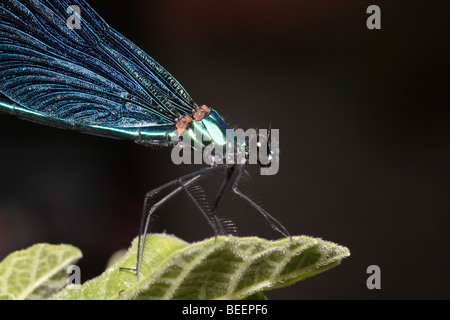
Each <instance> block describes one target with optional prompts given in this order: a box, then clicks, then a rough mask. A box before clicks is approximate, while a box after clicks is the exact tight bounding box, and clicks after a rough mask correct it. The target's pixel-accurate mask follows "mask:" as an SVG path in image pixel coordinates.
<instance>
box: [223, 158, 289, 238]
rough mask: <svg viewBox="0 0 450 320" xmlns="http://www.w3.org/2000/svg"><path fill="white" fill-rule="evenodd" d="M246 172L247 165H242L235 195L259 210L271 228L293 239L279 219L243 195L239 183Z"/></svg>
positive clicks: (233, 187)
mask: <svg viewBox="0 0 450 320" xmlns="http://www.w3.org/2000/svg"><path fill="white" fill-rule="evenodd" d="M244 171H245V164H241V165H240V168H239V171H238V174H237V175H236V178H235V179H234V182H233V186H232V190H233V192H234V193H235V194H237V195H238V196H239V197H241V198H242V199H244V200H245V201H247V202H248V203H249V204H250V205H251V206H252V207H253V208H255V209H256V210H258V212H259V213H261V214H262V215H263V217H264V218H266V220H267V221H268V222H269V224H270V226H271V227H272V228H273V229H274V230H276V231H278V232H280V233H281V234H282V235H283V236H285V237H291V235H290V234H289V232H288V231H287V230H286V228H285V227H284V226H283V225H282V224H281V222H279V221H278V220H277V219H275V218H274V217H272V216H271V215H270V214H269V213H268V212H267V211H266V210H264V209H263V208H261V207H260V206H259V205H257V204H256V203H255V202H254V201H252V200H251V199H250V198H249V197H248V196H246V195H245V194H243V193H242V192H241V191H240V190H239V189H238V186H239V181H240V180H241V177H242V174H243V173H244Z"/></svg>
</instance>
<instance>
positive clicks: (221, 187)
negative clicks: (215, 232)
mask: <svg viewBox="0 0 450 320" xmlns="http://www.w3.org/2000/svg"><path fill="white" fill-rule="evenodd" d="M234 168H235V164H233V166H231V167H230V168H228V169H227V175H226V177H225V179H224V180H223V182H222V185H221V186H220V188H219V191H218V192H217V196H216V199H215V201H214V204H213V207H212V209H211V213H212V215H213V217H214V221H215V223H216V225H218V226H220V227H222V229H221V231H222V233H223V234H224V235H227V234H228V233H227V231H226V230H225V229H224V228H223V226H222V223H221V222H220V220H219V218H218V217H217V215H216V211H217V206H218V205H219V201H220V198H221V197H222V194H223V191H224V190H225V187H226V186H227V185H228V183H229V182H230V178H231V176H232V175H233V172H234Z"/></svg>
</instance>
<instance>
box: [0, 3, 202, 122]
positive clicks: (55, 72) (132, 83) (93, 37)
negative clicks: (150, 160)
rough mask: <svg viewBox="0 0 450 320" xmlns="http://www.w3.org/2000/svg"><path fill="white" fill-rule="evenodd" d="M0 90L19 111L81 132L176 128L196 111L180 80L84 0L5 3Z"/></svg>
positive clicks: (0, 6)
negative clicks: (87, 128)
mask: <svg viewBox="0 0 450 320" xmlns="http://www.w3.org/2000/svg"><path fill="white" fill-rule="evenodd" d="M70 6H77V7H78V8H79V9H80V15H78V14H77V13H76V11H77V10H75V11H74V10H73V9H70V8H69V7H70ZM72 8H74V7H72ZM71 19H79V20H78V21H79V26H80V28H79V29H77V28H73V26H72V27H70V26H71V25H70V23H69V22H70V21H72V20H71ZM68 21H69V22H68ZM73 21H76V20H73ZM0 91H2V92H3V93H4V94H5V95H6V96H7V97H8V98H10V99H11V100H13V101H14V102H16V103H18V104H19V105H20V106H21V107H22V108H18V109H17V110H25V111H28V110H29V111H30V113H34V114H39V115H42V116H44V117H47V118H48V119H49V120H51V119H53V120H57V121H60V120H62V122H61V123H72V124H73V125H82V126H101V127H111V128H112V127H114V128H130V127H140V126H142V127H144V126H146V127H149V126H163V125H166V126H167V125H173V123H174V121H175V119H176V118H177V117H179V116H180V115H183V114H186V113H190V112H191V110H192V108H193V105H194V102H193V100H192V98H191V97H190V96H189V95H188V93H187V92H186V91H185V90H184V89H183V87H182V86H181V85H180V84H179V83H178V81H176V80H175V79H174V78H173V77H172V76H171V75H170V74H169V73H168V72H167V71H166V70H165V69H164V68H163V67H161V66H160V65H159V64H158V63H157V62H156V61H155V60H153V59H152V58H151V57H150V56H148V55H147V54H146V53H144V52H143V51H142V50H141V49H139V48H138V47H137V46H136V45H134V44H133V43H132V42H131V41H130V40H128V39H127V38H125V37H124V36H122V35H121V34H120V33H119V32H117V31H116V30H114V29H112V28H110V27H109V26H108V25H107V24H106V22H104V21H103V20H102V18H101V17H100V16H99V15H98V14H97V13H95V12H94V11H93V9H92V8H91V7H90V6H89V5H88V4H87V3H86V2H85V1H83V0H60V1H57V0H56V1H55V0H54V1H45V0H40V1H39V0H20V1H17V0H1V2H0Z"/></svg>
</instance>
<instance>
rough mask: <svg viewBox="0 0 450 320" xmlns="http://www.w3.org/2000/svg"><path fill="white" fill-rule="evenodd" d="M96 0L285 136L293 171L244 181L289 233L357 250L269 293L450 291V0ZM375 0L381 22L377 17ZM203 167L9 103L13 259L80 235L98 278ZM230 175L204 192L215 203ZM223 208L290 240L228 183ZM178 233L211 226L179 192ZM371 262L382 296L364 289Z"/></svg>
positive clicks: (227, 106)
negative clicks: (24, 114)
mask: <svg viewBox="0 0 450 320" xmlns="http://www.w3.org/2000/svg"><path fill="white" fill-rule="evenodd" d="M89 3H90V4H91V6H92V7H93V8H94V9H95V10H96V11H97V12H98V13H99V14H100V15H101V16H102V17H103V18H104V19H105V20H106V21H107V22H108V23H109V24H110V26H112V27H113V28H115V29H117V30H118V31H120V32H121V33H122V34H124V35H125V36H126V37H128V38H129V39H131V40H132V41H133V42H135V43H136V44H137V45H138V46H139V47H141V48H142V49H143V50H144V51H146V52H147V53H149V54H150V55H151V56H152V57H153V58H155V59H156V60H157V61H158V62H159V63H161V64H162V65H163V66H164V67H165V68H166V69H167V70H168V71H169V72H170V73H172V75H174V76H175V77H176V78H177V79H178V80H179V81H180V82H181V83H182V85H183V86H184V87H185V88H186V89H187V90H188V92H189V93H190V95H191V96H192V97H193V98H194V99H195V100H196V102H197V103H199V104H207V105H208V106H211V107H213V108H215V109H216V110H218V111H219V113H220V114H221V115H222V116H224V118H225V119H226V120H227V121H228V122H229V123H230V125H232V126H238V127H240V128H243V129H248V128H268V127H269V125H271V126H272V128H275V129H279V130H280V148H281V155H280V171H279V172H278V174H276V175H274V176H260V175H259V170H258V169H257V168H250V173H251V176H252V178H251V179H250V180H249V181H248V182H247V183H245V185H243V187H242V189H243V190H244V191H246V192H248V193H249V194H250V195H251V196H252V198H253V199H254V200H255V201H257V202H258V203H261V204H262V205H263V207H264V208H265V209H267V210H268V211H269V212H270V213H271V214H273V215H274V216H276V217H277V218H278V219H279V220H281V221H282V222H283V224H284V225H285V226H286V227H287V228H288V230H289V231H290V232H291V233H292V234H293V235H309V236H313V237H320V238H322V239H324V240H328V241H332V242H336V243H339V244H341V245H343V246H347V247H348V248H349V249H350V251H351V256H350V257H349V258H348V259H346V260H344V261H343V263H342V264H341V265H340V266H338V267H336V268H334V269H332V270H329V271H327V272H325V273H323V274H320V275H318V276H315V277H312V278H309V279H307V280H305V281H302V282H300V283H297V284H295V285H293V286H291V287H288V288H283V289H278V290H275V291H270V292H268V293H267V296H268V297H269V298H270V299H448V298H450V291H449V289H448V288H449V286H450V281H449V280H450V276H449V273H448V265H449V262H450V259H449V255H448V253H449V251H450V245H449V240H450V236H449V226H450V218H449V217H450V201H449V195H450V184H449V178H450V166H449V160H450V152H449V143H450V121H449V119H450V117H449V116H450V114H449V108H448V105H449V103H448V94H446V91H445V89H447V88H446V87H447V86H448V84H449V81H448V72H447V71H446V69H445V64H446V62H447V61H445V60H446V59H447V58H448V54H445V52H444V51H445V50H446V49H447V46H448V39H449V34H448V31H449V28H448V26H446V24H445V23H444V21H445V20H446V19H448V17H447V15H448V12H449V11H448V9H449V4H448V2H445V1H433V2H428V3H427V4H426V5H424V4H423V3H424V2H419V1H416V2H414V3H413V2H411V1H396V2H395V3H392V1H379V0H377V1H370V2H369V1H361V0H358V1H345V2H336V1H331V0H322V1H316V2H311V1H299V0H290V1H288V0H281V1H258V0H247V1H239V0H226V1H225V0H215V1H211V0H208V1H207V0H190V1H181V0H170V1H148V0H146V1H143V0H142V1H138V0H133V1H114V4H112V3H111V1H106V0H101V1H100V0H98V1H94V0H91V1H89ZM371 4H376V5H378V6H379V7H380V8H381V27H382V29H381V30H368V29H367V27H366V20H367V18H368V17H369V14H367V13H366V9H367V7H368V6H369V5H371ZM447 70H448V69H447ZM444 86H445V87H444ZM196 169H198V168H197V167H195V166H192V165H181V166H176V165H174V164H173V163H172V162H171V159H170V150H169V149H167V150H165V149H159V150H152V149H149V148H145V147H143V146H139V145H136V144H134V143H132V142H129V141H119V140H112V139H107V138H101V137H95V136H90V135H84V134H80V133H77V132H71V131H66V130H60V129H54V128H50V127H46V126H42V125H38V124H34V123H30V122H27V121H23V120H20V119H18V118H15V117H12V116H9V115H4V114H0V260H1V259H3V258H4V257H5V256H6V255H7V254H9V253H10V252H12V251H14V250H18V249H24V248H26V247H28V246H30V245H32V244H35V243H37V242H50V243H69V244H72V245H75V246H77V247H78V248H80V249H81V250H82V251H83V254H84V257H83V259H82V260H81V261H80V262H79V264H78V265H79V266H80V268H81V271H82V280H83V281H85V280H88V279H90V278H92V277H94V276H96V275H98V274H100V273H101V272H102V271H103V270H104V268H105V265H106V263H107V260H108V258H109V257H110V256H111V255H112V254H113V253H114V252H116V251H117V250H119V249H125V248H128V246H129V244H130V242H131V240H132V239H133V238H134V237H135V236H137V234H138V228H139V219H140V213H141V206H142V203H143V198H144V195H145V193H146V192H147V191H149V190H151V189H153V188H155V187H158V186H159V185H161V184H163V183H165V182H168V181H170V180H173V179H175V178H177V177H179V176H181V175H184V174H187V173H190V172H193V171H194V170H196ZM219 185H220V177H219V178H212V179H210V180H208V181H207V183H206V184H205V190H206V191H207V192H208V195H210V196H211V197H214V195H215V193H216V188H218V186H219ZM219 210H220V211H219V213H220V214H221V215H223V216H228V217H230V218H232V219H233V220H235V221H236V223H237V226H238V228H239V230H238V234H239V235H241V236H247V235H256V236H260V237H263V238H267V239H277V238H279V236H280V235H279V234H277V233H275V232H274V231H273V230H272V229H271V228H270V227H269V226H268V225H267V224H266V223H265V222H264V220H263V219H261V218H260V216H259V215H258V214H257V213H256V212H255V211H253V210H252V209H251V208H250V207H249V206H248V205H247V204H245V203H244V202H241V201H240V200H238V199H236V198H234V197H233V196H232V195H231V194H230V192H227V193H226V195H225V196H224V198H223V202H222V205H221V207H220V208H219ZM164 230H165V231H166V232H167V233H171V234H175V235H176V236H178V237H180V238H182V239H185V240H186V241H199V240H202V239H204V238H205V237H210V236H213V231H212V230H211V229H210V227H209V226H208V224H207V223H206V222H205V221H203V220H202V218H201V216H200V214H199V213H198V212H197V211H196V209H195V207H194V206H192V205H190V203H189V202H188V201H187V200H186V198H183V197H180V198H179V199H178V200H177V201H174V202H173V203H172V204H171V205H168V206H166V207H165V208H164V210H163V211H162V212H161V213H160V219H159V224H158V226H157V228H156V231H158V232H162V231H164ZM370 265H378V266H379V267H380V268H381V289H380V290H369V289H368V288H367V287H366V280H367V277H368V276H369V274H367V273H366V270H367V267H368V266H370Z"/></svg>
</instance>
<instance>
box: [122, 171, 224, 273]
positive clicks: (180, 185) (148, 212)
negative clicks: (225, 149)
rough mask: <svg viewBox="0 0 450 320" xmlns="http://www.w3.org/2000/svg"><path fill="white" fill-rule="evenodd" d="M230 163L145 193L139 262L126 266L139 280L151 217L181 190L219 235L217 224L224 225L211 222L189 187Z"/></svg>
mask: <svg viewBox="0 0 450 320" xmlns="http://www.w3.org/2000/svg"><path fill="white" fill-rule="evenodd" d="M229 167H230V165H227V164H225V165H219V166H215V167H208V168H203V169H200V170H198V171H196V172H193V173H190V174H188V175H185V176H183V177H181V178H178V179H176V180H173V181H171V182H169V183H166V184H164V185H162V186H160V187H158V188H156V189H153V190H151V191H150V192H148V193H147V194H146V195H145V199H144V206H143V209H142V216H141V223H140V228H139V240H138V249H137V263H136V269H132V268H124V269H128V270H134V271H136V272H137V275H138V280H139V276H140V270H141V265H142V258H143V250H144V247H145V239H146V236H147V231H148V227H149V224H150V221H151V217H152V215H153V213H154V212H155V211H157V210H158V209H159V208H160V207H161V206H162V205H163V204H164V203H166V202H167V201H169V200H170V199H172V198H173V197H175V196H176V195H177V194H179V193H180V192H181V191H185V192H186V193H187V195H188V196H189V198H191V200H192V201H193V202H194V203H195V204H196V206H197V207H198V208H199V210H200V212H201V213H202V215H203V216H204V217H205V218H206V219H207V221H208V223H209V224H210V225H211V226H212V228H213V230H214V232H215V234H216V235H217V233H218V229H217V227H216V224H218V227H219V228H220V229H223V226H222V225H221V223H220V221H219V220H218V219H216V221H215V223H216V224H214V223H212V222H211V219H210V218H209V217H208V215H207V213H206V212H205V211H204V210H203V208H202V207H201V205H200V204H199V203H198V201H197V200H196V199H195V197H194V196H193V195H192V193H191V192H190V191H189V190H188V187H189V186H190V185H192V184H194V183H196V182H197V181H199V180H200V179H201V178H203V177H206V176H207V175H209V174H211V173H214V172H218V171H221V170H225V169H227V168H229ZM171 187H172V188H173V187H176V189H174V190H173V191H172V192H170V193H168V194H167V195H166V196H165V197H163V198H162V199H160V200H159V201H158V202H156V203H155V204H153V205H152V206H151V207H150V203H151V200H152V199H153V198H154V197H155V196H156V195H157V194H158V193H160V192H164V191H165V190H166V189H168V188H171Z"/></svg>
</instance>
